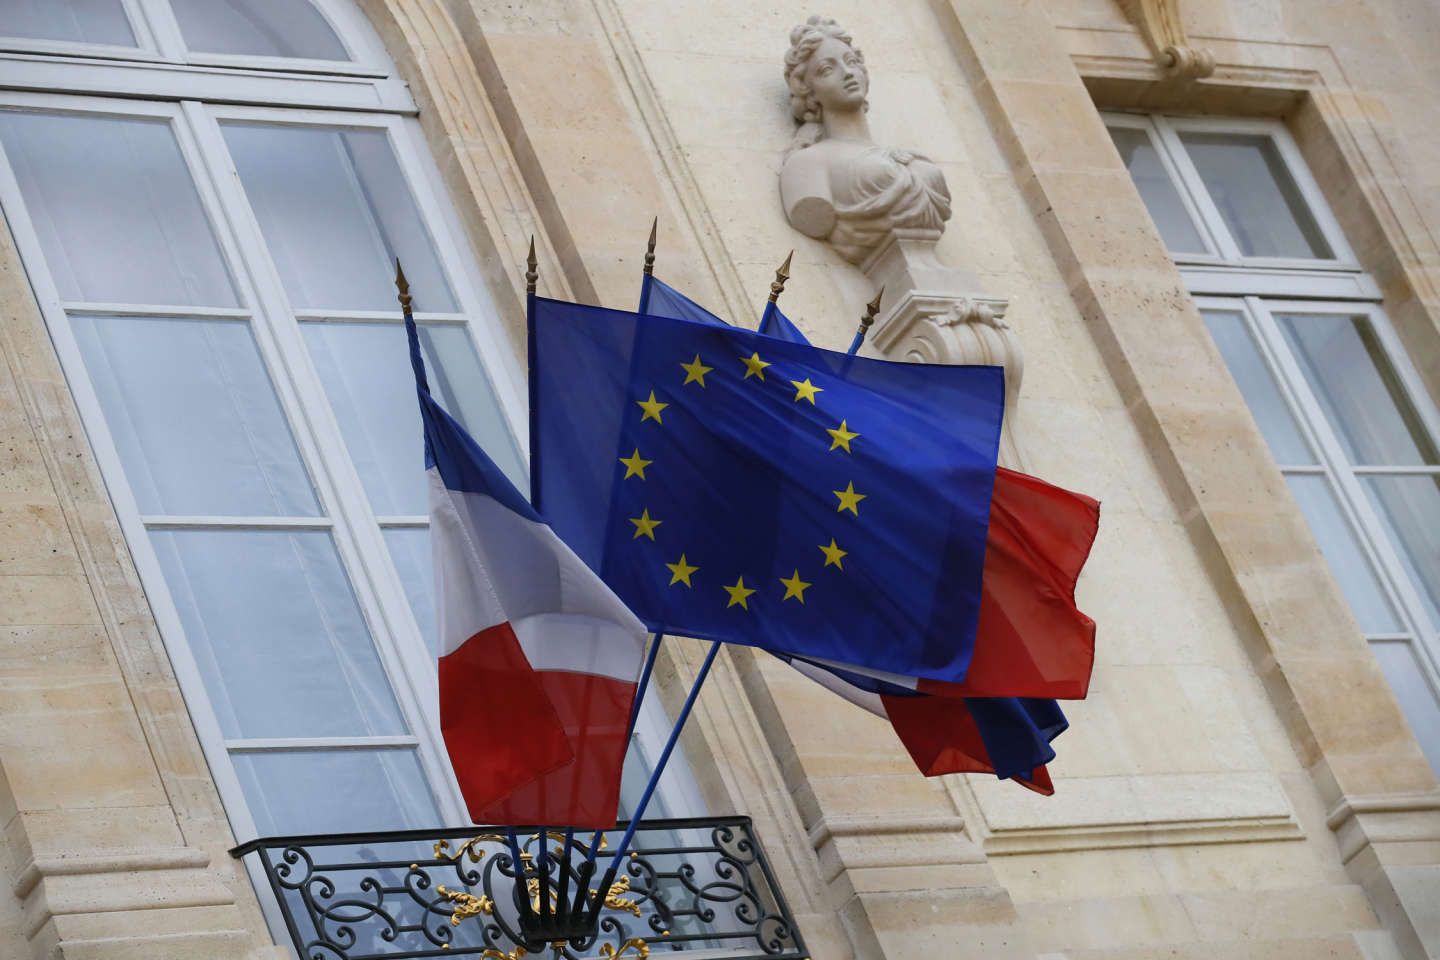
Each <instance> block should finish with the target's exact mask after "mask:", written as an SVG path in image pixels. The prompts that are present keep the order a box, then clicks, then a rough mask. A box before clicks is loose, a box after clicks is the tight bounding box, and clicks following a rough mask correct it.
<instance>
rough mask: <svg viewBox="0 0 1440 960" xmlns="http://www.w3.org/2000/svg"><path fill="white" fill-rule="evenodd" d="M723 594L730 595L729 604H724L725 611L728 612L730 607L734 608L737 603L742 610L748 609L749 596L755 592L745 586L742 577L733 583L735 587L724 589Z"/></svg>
mask: <svg viewBox="0 0 1440 960" xmlns="http://www.w3.org/2000/svg"><path fill="white" fill-rule="evenodd" d="M722 586H723V584H722ZM725 592H726V593H728V594H730V602H729V603H727V604H725V609H727V610H728V609H730V608H731V607H733V606H735V605H736V604H737V603H738V604H739V605H740V606H741V608H742V609H745V610H749V609H750V603H749V597H750V594H752V593H754V592H755V591H754V590H751V589H750V588H749V587H747V586H745V578H744V577H740V578H738V579H737V580H736V581H735V586H733V587H725Z"/></svg>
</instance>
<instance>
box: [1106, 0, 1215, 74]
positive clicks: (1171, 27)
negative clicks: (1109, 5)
mask: <svg viewBox="0 0 1440 960" xmlns="http://www.w3.org/2000/svg"><path fill="white" fill-rule="evenodd" d="M1120 7H1121V9H1123V10H1124V11H1125V16H1127V17H1129V18H1130V22H1131V23H1133V24H1135V26H1136V27H1138V28H1139V30H1140V34H1141V36H1143V37H1144V38H1145V43H1146V44H1147V45H1148V46H1149V47H1150V49H1151V50H1153V51H1154V52H1155V61H1156V63H1158V64H1159V65H1160V69H1162V70H1164V71H1165V73H1166V75H1167V76H1170V77H1175V78H1177V79H1181V78H1184V79H1199V78H1201V77H1208V76H1210V74H1212V73H1214V72H1215V55H1214V54H1213V53H1211V52H1210V51H1209V50H1208V49H1205V48H1203V47H1194V46H1191V45H1190V38H1189V36H1188V35H1187V34H1186V33H1185V25H1184V23H1182V22H1181V20H1180V0H1120Z"/></svg>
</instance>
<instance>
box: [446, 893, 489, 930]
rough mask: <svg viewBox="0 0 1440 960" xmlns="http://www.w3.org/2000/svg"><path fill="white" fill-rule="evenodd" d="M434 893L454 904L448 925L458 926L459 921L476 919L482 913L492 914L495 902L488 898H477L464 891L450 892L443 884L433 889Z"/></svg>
mask: <svg viewBox="0 0 1440 960" xmlns="http://www.w3.org/2000/svg"><path fill="white" fill-rule="evenodd" d="M435 892H436V893H438V894H440V896H442V897H444V898H445V899H446V900H449V901H450V902H451V903H453V904H455V909H454V910H452V911H451V913H450V925H451V926H452V927H458V926H460V921H462V920H468V919H469V918H470V917H478V916H480V915H481V914H482V913H494V912H495V901H494V900H491V899H490V898H489V897H484V896H481V897H477V896H475V895H474V894H472V893H466V892H465V891H464V890H451V889H449V888H448V887H446V886H445V885H444V884H443V883H442V884H440V886H438V887H436V888H435Z"/></svg>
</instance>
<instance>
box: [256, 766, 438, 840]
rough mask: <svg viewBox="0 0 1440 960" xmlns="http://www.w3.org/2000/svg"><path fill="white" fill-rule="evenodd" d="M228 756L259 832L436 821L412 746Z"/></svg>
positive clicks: (401, 826) (402, 826) (407, 826)
mask: <svg viewBox="0 0 1440 960" xmlns="http://www.w3.org/2000/svg"><path fill="white" fill-rule="evenodd" d="M234 758H235V772H236V773H237V774H239V776H240V785H241V786H242V787H243V788H244V790H245V798H246V799H247V800H248V801H250V813H251V815H252V816H254V818H255V829H256V830H259V831H260V836H262V837H279V836H288V835H292V834H300V833H358V832H362V831H363V832H369V831H372V830H412V829H419V828H421V827H432V826H435V825H436V824H438V823H440V813H439V811H438V810H436V809H435V800H434V798H433V797H432V796H431V795H430V790H429V787H427V786H426V781H425V774H424V773H423V772H422V771H421V769H420V761H419V759H418V758H417V757H416V756H415V751H414V750H404V749H401V750H395V749H391V750H327V751H320V750H285V751H273V752H272V751H266V752H263V753H237V754H235V755H234Z"/></svg>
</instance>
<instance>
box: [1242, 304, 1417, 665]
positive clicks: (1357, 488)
mask: <svg viewBox="0 0 1440 960" xmlns="http://www.w3.org/2000/svg"><path fill="white" fill-rule="evenodd" d="M1247 300H1249V301H1251V302H1252V303H1253V310H1254V314H1255V317H1256V320H1257V327H1258V328H1259V329H1260V331H1261V335H1262V337H1263V338H1264V339H1265V340H1266V341H1267V342H1268V345H1269V347H1270V350H1271V351H1272V352H1273V354H1274V357H1275V359H1276V372H1277V373H1278V375H1279V378H1280V379H1281V380H1282V382H1284V383H1285V384H1286V386H1287V388H1288V389H1289V390H1291V391H1293V393H1294V395H1295V397H1296V398H1297V400H1298V405H1299V411H1300V413H1301V415H1302V418H1303V422H1304V423H1305V424H1306V425H1307V427H1308V428H1309V429H1310V431H1311V432H1312V433H1313V434H1314V437H1315V440H1316V442H1317V449H1318V452H1319V454H1320V458H1321V461H1322V462H1323V463H1324V464H1325V466H1326V473H1327V474H1328V475H1329V477H1330V480H1331V482H1332V483H1333V484H1334V485H1335V491H1336V494H1337V496H1338V498H1339V500H1340V504H1341V508H1342V509H1343V510H1344V511H1345V513H1346V515H1347V519H1348V520H1349V521H1350V522H1351V524H1352V525H1353V526H1354V528H1355V531H1356V533H1357V539H1358V540H1359V542H1360V544H1361V545H1362V548H1363V549H1364V550H1365V552H1366V554H1367V559H1368V560H1369V562H1370V564H1371V566H1372V568H1373V569H1374V570H1375V571H1376V573H1377V574H1378V575H1379V579H1380V581H1381V584H1382V585H1383V587H1384V589H1385V591H1386V593H1387V594H1388V595H1389V598H1390V602H1391V603H1392V604H1394V605H1395V608H1396V611H1397V613H1398V614H1399V615H1400V616H1401V617H1402V618H1403V619H1404V621H1405V623H1406V625H1407V627H1408V629H1409V631H1410V632H1411V633H1412V634H1413V635H1414V636H1415V637H1417V638H1427V637H1429V636H1431V635H1433V632H1434V627H1432V626H1430V625H1429V621H1430V618H1429V616H1428V615H1427V614H1426V613H1425V608H1424V604H1423V601H1422V600H1421V599H1420V596H1419V594H1418V593H1417V590H1416V586H1415V584H1414V582H1413V581H1412V580H1411V579H1410V575H1409V574H1408V573H1407V572H1406V570H1405V566H1404V563H1403V562H1402V561H1401V559H1400V557H1399V555H1398V553H1397V552H1396V549H1395V545H1394V544H1393V543H1391V541H1390V537H1389V536H1388V535H1386V534H1385V532H1384V526H1383V525H1382V523H1381V521H1380V519H1379V517H1377V516H1376V514H1375V510H1374V507H1373V505H1372V504H1371V502H1370V498H1369V497H1368V496H1367V495H1366V493H1365V489H1364V485H1363V482H1362V481H1361V479H1360V477H1359V475H1358V474H1357V473H1356V471H1355V469H1354V467H1353V466H1352V465H1351V463H1350V461H1349V458H1348V457H1347V456H1346V455H1345V448H1344V446H1343V445H1342V444H1341V443H1340V439H1339V437H1338V436H1337V435H1336V433H1335V429H1334V427H1333V426H1332V425H1331V424H1330V421H1329V419H1328V418H1327V417H1326V416H1325V413H1324V410H1323V408H1322V407H1321V406H1320V401H1319V399H1318V398H1317V397H1316V396H1315V394H1314V391H1312V390H1311V389H1310V384H1309V383H1308V381H1306V379H1305V374H1304V372H1303V371H1302V370H1301V369H1300V366H1299V363H1298V362H1297V361H1296V359H1295V356H1294V354H1293V353H1292V352H1291V350H1290V347H1289V344H1288V343H1287V342H1286V341H1285V338H1284V334H1283V333H1282V332H1281V330H1280V325H1279V323H1278V322H1277V321H1276V320H1275V317H1274V314H1273V313H1272V312H1271V307H1270V305H1267V304H1265V303H1264V302H1263V301H1261V300H1260V299H1259V298H1258V297H1250V298H1247ZM1422 645H1423V646H1424V647H1425V648H1427V653H1426V655H1424V656H1422V657H1421V658H1420V659H1421V660H1422V661H1426V672H1427V674H1428V675H1429V678H1430V682H1431V684H1432V685H1436V684H1440V673H1437V671H1436V670H1435V662H1434V656H1433V652H1432V651H1431V648H1432V644H1428V643H1424V642H1423V640H1422ZM1437 689H1440V686H1437Z"/></svg>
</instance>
